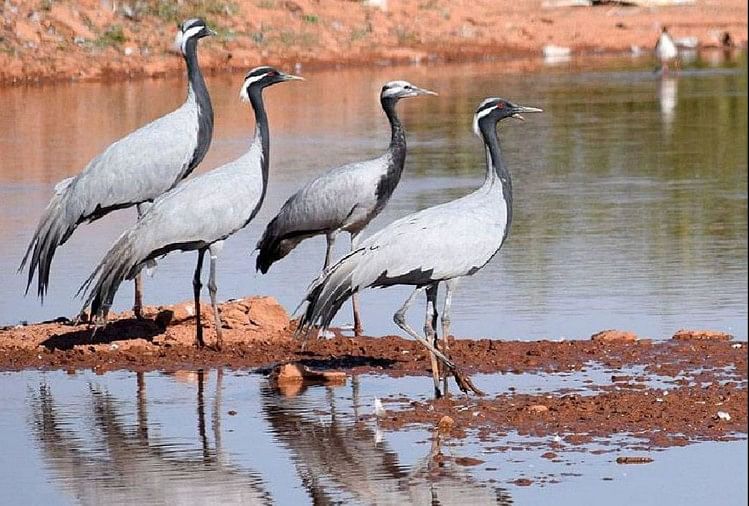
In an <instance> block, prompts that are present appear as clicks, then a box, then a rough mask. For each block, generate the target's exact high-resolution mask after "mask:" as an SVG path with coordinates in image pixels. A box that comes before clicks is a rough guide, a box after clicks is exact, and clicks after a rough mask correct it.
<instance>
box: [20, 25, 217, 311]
mask: <svg viewBox="0 0 749 506" xmlns="http://www.w3.org/2000/svg"><path fill="white" fill-rule="evenodd" d="M213 33H215V32H213V31H212V30H210V29H209V28H208V26H207V25H206V23H205V21H203V20H202V19H198V18H195V19H189V20H187V21H185V22H184V23H182V26H181V27H180V30H179V32H178V34H177V40H176V42H177V43H178V44H179V47H180V51H181V52H182V56H183V57H184V60H185V63H186V65H187V78H188V81H187V99H186V100H185V102H184V103H183V104H182V106H180V107H179V108H178V109H177V110H175V111H173V112H171V113H169V114H167V115H165V116H162V117H160V118H158V119H156V120H154V121H152V122H151V123H149V124H147V125H145V126H143V127H141V128H139V129H138V130H135V131H134V132H132V133H130V134H128V135H127V136H125V137H123V138H122V139H120V140H118V141H116V142H115V143H113V144H111V145H110V146H109V147H108V148H107V149H105V150H104V152H102V153H101V154H99V155H98V156H96V157H95V158H94V159H93V160H91V161H90V162H89V163H88V165H87V166H86V168H84V169H83V171H82V172H81V173H80V174H78V175H77V176H74V177H70V178H67V179H64V180H63V181H60V182H59V183H58V184H57V185H56V186H55V190H54V195H53V196H52V199H51V200H50V201H49V204H47V208H46V209H45V210H44V214H42V217H41V219H40V220H39V224H38V225H37V229H36V232H35V233H34V237H33V238H32V239H31V243H30V244H29V246H28V248H27V250H26V254H25V255H24V257H23V260H22V261H21V266H20V267H19V269H18V270H19V272H20V271H21V270H23V268H24V266H25V265H26V263H27V262H28V263H29V272H28V281H27V283H26V293H28V291H29V287H30V286H31V282H32V280H33V278H34V273H35V272H36V271H37V270H38V274H37V293H38V295H39V297H40V298H41V299H42V301H43V300H44V296H45V295H46V293H47V289H48V287H49V275H50V268H51V265H52V258H53V257H54V254H55V250H56V249H57V248H58V247H59V246H61V245H62V244H64V243H65V241H67V240H68V239H69V238H70V236H71V235H72V234H73V232H74V231H75V229H76V228H77V227H78V225H79V224H81V223H83V222H85V221H88V222H92V221H94V220H98V219H99V218H101V217H103V216H105V215H106V214H108V213H110V212H112V211H116V210H118V209H124V208H127V207H131V206H134V205H137V206H138V214H139V215H141V214H142V212H143V210H144V207H143V206H142V205H143V204H144V203H146V202H150V201H153V200H154V199H155V198H156V197H158V196H159V195H161V194H162V193H164V192H166V191H168V190H169V189H171V188H172V187H174V186H175V185H176V184H177V183H179V182H180V181H181V180H182V179H183V178H185V177H187V176H188V175H189V174H190V173H191V172H192V171H193V169H195V167H197V166H198V164H199V163H200V162H201V161H202V160H203V157H204V156H205V154H206V152H207V151H208V147H209V146H210V144H211V137H212V136H213V108H212V107H211V99H210V96H209V94H208V88H206V85H205V81H204V80H203V75H202V74H201V72H200V67H199V66H198V56H197V48H198V40H199V39H201V38H202V37H205V36H207V35H211V34H213ZM141 309H142V293H141V283H140V279H139V278H138V279H136V285H135V304H134V307H133V310H134V311H135V313H136V316H138V317H140V316H141Z"/></svg>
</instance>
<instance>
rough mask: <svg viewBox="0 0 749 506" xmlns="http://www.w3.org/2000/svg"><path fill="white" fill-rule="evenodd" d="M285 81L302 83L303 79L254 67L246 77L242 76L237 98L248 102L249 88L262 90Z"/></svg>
mask: <svg viewBox="0 0 749 506" xmlns="http://www.w3.org/2000/svg"><path fill="white" fill-rule="evenodd" d="M286 81H304V78H303V77H299V76H294V75H291V74H285V73H283V72H281V71H280V70H278V69H275V68H273V67H268V66H262V67H255V68H254V69H252V70H250V71H249V72H247V75H246V76H244V82H243V83H242V89H241V90H240V91H239V98H241V99H242V100H244V101H245V102H249V100H250V89H251V88H257V89H260V90H262V89H263V88H265V87H266V86H272V85H274V84H276V83H283V82H286Z"/></svg>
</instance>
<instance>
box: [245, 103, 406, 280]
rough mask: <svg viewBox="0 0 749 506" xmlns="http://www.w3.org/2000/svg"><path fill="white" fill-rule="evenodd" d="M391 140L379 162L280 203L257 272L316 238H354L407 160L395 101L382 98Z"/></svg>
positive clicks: (339, 171) (342, 170)
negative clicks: (340, 235) (343, 234)
mask: <svg viewBox="0 0 749 506" xmlns="http://www.w3.org/2000/svg"><path fill="white" fill-rule="evenodd" d="M382 107H383V109H384V110H385V114H386V115H387V117H388V120H389V121H390V127H391V140H390V145H389V147H388V150H387V151H386V152H385V153H384V154H383V155H382V156H380V157H378V158H374V159H372V160H367V161H363V162H355V163H350V164H347V165H343V166H341V167H337V168H335V169H332V170H330V171H328V172H326V173H324V174H322V175H321V176H319V177H317V178H315V179H313V180H312V181H310V182H309V183H307V184H306V185H305V186H304V187H303V188H301V189H300V190H299V191H297V192H296V193H295V194H294V195H292V196H291V197H289V199H288V200H287V201H286V203H284V205H283V207H282V208H281V210H280V211H279V212H278V214H277V215H276V216H275V217H274V218H273V219H272V220H271V222H270V223H269V224H268V226H267V227H266V229H265V231H264V232H263V235H262V237H261V238H260V240H259V241H258V243H257V249H258V250H259V253H258V257H257V262H256V267H257V269H258V270H259V271H260V272H262V273H266V272H268V269H270V266H271V265H272V264H273V263H274V262H276V261H278V260H280V259H282V258H283V257H285V256H286V255H288V254H289V252H291V250H293V249H294V248H295V247H296V246H297V245H298V244H299V243H300V242H302V241H303V240H305V239H308V238H310V237H314V236H316V235H320V234H331V233H337V232H339V231H346V232H349V233H351V234H353V235H356V234H358V233H359V232H361V230H363V229H364V227H366V226H367V225H368V224H369V222H370V221H372V220H373V219H374V218H375V217H376V216H377V215H378V214H379V213H380V212H381V211H382V209H383V208H384V207H385V205H386V204H387V202H388V200H390V197H391V195H392V194H393V192H394V191H395V188H396V186H397V185H398V182H399V181H400V177H401V174H402V173H403V166H404V163H405V160H406V134H405V131H404V130H403V127H402V125H401V123H400V120H399V119H398V116H397V115H396V113H395V101H392V100H387V99H384V100H382Z"/></svg>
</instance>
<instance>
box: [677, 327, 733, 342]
mask: <svg viewBox="0 0 749 506" xmlns="http://www.w3.org/2000/svg"><path fill="white" fill-rule="evenodd" d="M671 339H676V340H677V341H689V340H694V341H730V340H731V339H733V336H732V335H731V334H727V333H725V332H720V331H717V330H688V329H681V330H679V331H677V332H676V334H674V335H673V337H672V338H671Z"/></svg>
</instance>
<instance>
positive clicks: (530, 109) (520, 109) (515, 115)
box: [512, 105, 544, 121]
mask: <svg viewBox="0 0 749 506" xmlns="http://www.w3.org/2000/svg"><path fill="white" fill-rule="evenodd" d="M528 112H544V110H543V109H539V108H538V107H525V106H522V105H516V106H515V107H513V114H512V117H513V118H516V119H519V120H521V121H525V118H524V117H523V116H522V115H521V114H520V113H528Z"/></svg>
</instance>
